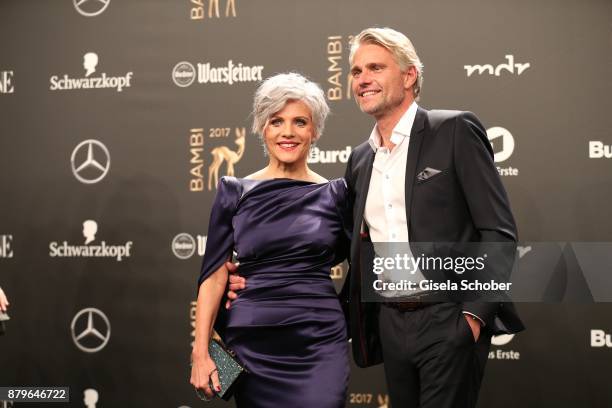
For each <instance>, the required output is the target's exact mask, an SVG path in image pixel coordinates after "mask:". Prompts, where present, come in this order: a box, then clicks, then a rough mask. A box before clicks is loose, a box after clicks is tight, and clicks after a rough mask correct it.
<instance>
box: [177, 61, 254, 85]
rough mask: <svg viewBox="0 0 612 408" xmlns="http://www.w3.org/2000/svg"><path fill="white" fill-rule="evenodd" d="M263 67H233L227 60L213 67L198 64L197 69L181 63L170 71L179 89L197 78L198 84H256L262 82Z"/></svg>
mask: <svg viewBox="0 0 612 408" xmlns="http://www.w3.org/2000/svg"><path fill="white" fill-rule="evenodd" d="M263 69H264V67H263V65H252V66H249V65H242V63H238V65H235V64H234V62H233V61H232V60H229V61H228V62H227V64H226V65H224V66H220V67H213V66H211V65H210V63H209V62H206V63H198V64H197V69H196V68H195V67H194V66H193V65H192V64H191V63H189V62H186V61H182V62H179V63H178V64H176V65H175V66H174V68H173V69H172V80H173V81H174V83H175V84H176V85H177V86H180V87H181V88H184V87H187V86H189V85H191V84H192V83H193V82H194V80H195V79H196V78H197V80H198V83H200V84H208V83H211V84H228V85H233V84H235V83H238V82H257V81H261V80H262V76H261V72H262V71H263Z"/></svg>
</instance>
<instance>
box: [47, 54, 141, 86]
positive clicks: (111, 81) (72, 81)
mask: <svg viewBox="0 0 612 408" xmlns="http://www.w3.org/2000/svg"><path fill="white" fill-rule="evenodd" d="M98 62H99V59H98V54H96V53H95V52H88V53H86V54H85V55H83V68H84V69H85V77H84V78H71V77H69V76H68V75H67V74H64V75H63V76H61V78H60V76H59V75H54V76H52V77H51V78H50V82H51V85H50V87H49V89H50V90H52V91H70V90H76V89H114V90H115V91H117V92H122V91H123V89H124V88H129V87H131V86H132V84H131V80H132V76H133V75H134V73H133V72H131V71H130V72H128V73H126V74H125V75H124V76H108V75H107V74H106V73H105V72H103V73H102V74H101V75H100V76H91V75H92V74H93V73H94V72H96V68H97V66H98Z"/></svg>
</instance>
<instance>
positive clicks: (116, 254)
mask: <svg viewBox="0 0 612 408" xmlns="http://www.w3.org/2000/svg"><path fill="white" fill-rule="evenodd" d="M97 232H98V223H97V222H95V221H93V220H86V221H85V222H83V237H85V243H84V244H83V245H68V242H67V241H63V242H62V243H61V244H60V243H58V242H51V243H50V244H49V256H50V257H51V258H115V259H116V260H117V262H121V261H122V260H123V258H129V257H130V256H131V254H130V251H131V249H132V245H133V242H132V241H128V242H126V243H125V244H124V245H107V244H106V242H105V241H102V242H100V244H99V245H89V244H90V243H92V242H93V241H95V240H96V234H97Z"/></svg>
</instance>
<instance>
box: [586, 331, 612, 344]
mask: <svg viewBox="0 0 612 408" xmlns="http://www.w3.org/2000/svg"><path fill="white" fill-rule="evenodd" d="M591 347H596V348H599V347H609V348H612V338H611V337H610V334H606V332H605V331H603V330H591Z"/></svg>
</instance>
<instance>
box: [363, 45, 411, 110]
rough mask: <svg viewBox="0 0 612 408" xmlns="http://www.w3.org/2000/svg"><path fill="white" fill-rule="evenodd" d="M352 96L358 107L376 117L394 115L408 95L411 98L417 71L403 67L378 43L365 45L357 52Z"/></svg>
mask: <svg viewBox="0 0 612 408" xmlns="http://www.w3.org/2000/svg"><path fill="white" fill-rule="evenodd" d="M351 75H352V76H353V84H352V88H353V95H354V96H355V100H356V101H357V104H358V105H359V108H360V109H361V110H362V111H363V112H365V113H367V114H370V115H373V116H375V117H376V118H378V117H382V116H385V115H389V114H392V113H393V112H394V110H396V109H398V108H399V107H400V106H401V105H402V103H403V102H404V100H405V99H406V98H410V102H411V101H412V99H413V97H412V89H411V87H412V85H413V84H414V81H415V80H416V70H415V69H414V67H410V68H409V69H408V70H407V71H406V72H402V71H401V70H400V66H399V65H398V64H397V62H395V59H394V58H393V54H391V52H389V51H388V50H387V49H386V48H384V47H381V46H380V45H376V44H362V45H360V46H359V48H358V49H357V51H356V52H355V56H354V58H353V65H352V66H351Z"/></svg>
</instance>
